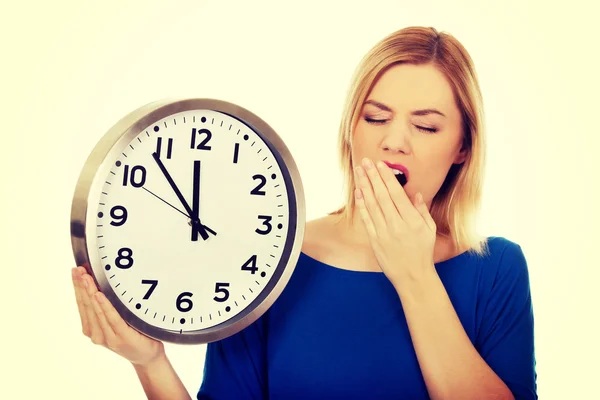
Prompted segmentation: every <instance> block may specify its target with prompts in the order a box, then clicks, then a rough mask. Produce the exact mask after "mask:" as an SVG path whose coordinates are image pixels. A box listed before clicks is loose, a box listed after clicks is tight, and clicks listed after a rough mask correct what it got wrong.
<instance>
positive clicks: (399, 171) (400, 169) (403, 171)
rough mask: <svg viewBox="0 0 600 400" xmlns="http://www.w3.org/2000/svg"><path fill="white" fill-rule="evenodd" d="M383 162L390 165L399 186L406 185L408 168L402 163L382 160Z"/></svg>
mask: <svg viewBox="0 0 600 400" xmlns="http://www.w3.org/2000/svg"><path fill="white" fill-rule="evenodd" d="M384 163H385V164H386V165H387V166H388V167H390V169H391V170H392V172H393V173H394V175H396V179H397V180H398V183H399V184H400V185H401V186H404V185H406V183H407V182H408V169H407V168H406V167H405V166H404V165H402V164H394V163H391V162H389V161H384Z"/></svg>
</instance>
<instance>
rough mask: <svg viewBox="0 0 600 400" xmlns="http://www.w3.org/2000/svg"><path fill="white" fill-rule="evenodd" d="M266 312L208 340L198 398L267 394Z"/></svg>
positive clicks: (215, 399) (252, 399) (212, 399)
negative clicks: (230, 332) (242, 326)
mask: <svg viewBox="0 0 600 400" xmlns="http://www.w3.org/2000/svg"><path fill="white" fill-rule="evenodd" d="M267 314H268V311H267V313H265V314H264V315H263V316H262V317H260V318H259V319H257V320H256V321H255V322H254V323H252V324H250V325H249V326H248V327H246V328H245V329H243V330H242V331H240V332H238V333H236V334H234V335H232V336H229V337H227V338H225V339H221V340H219V341H216V342H212V343H208V344H207V347H206V358H205V362H204V376H203V380H202V384H201V385H200V389H199V391H198V395H197V399H198V400H229V399H235V400H239V399H249V400H262V399H266V398H267V363H266V355H265V352H266V318H267Z"/></svg>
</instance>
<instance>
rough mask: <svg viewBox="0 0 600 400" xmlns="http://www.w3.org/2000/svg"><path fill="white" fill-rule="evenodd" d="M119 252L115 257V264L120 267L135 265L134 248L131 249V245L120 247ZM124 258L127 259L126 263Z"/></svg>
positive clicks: (127, 267)
mask: <svg viewBox="0 0 600 400" xmlns="http://www.w3.org/2000/svg"><path fill="white" fill-rule="evenodd" d="M125 253H127V254H125ZM117 254H118V257H117V258H115V264H116V266H117V267H118V268H121V269H129V268H131V267H133V250H131V249H130V248H129V247H122V248H120V249H119V251H118V252H117ZM123 260H125V261H126V263H124V262H123Z"/></svg>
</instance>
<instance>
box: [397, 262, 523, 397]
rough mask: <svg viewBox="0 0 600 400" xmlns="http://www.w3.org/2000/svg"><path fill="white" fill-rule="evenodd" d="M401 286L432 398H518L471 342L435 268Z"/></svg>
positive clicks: (403, 302) (403, 304)
mask: <svg viewBox="0 0 600 400" xmlns="http://www.w3.org/2000/svg"><path fill="white" fill-rule="evenodd" d="M428 270H429V269H428ZM396 290H397V292H398V295H399V297H400V300H401V302H402V307H403V309H404V313H405V315H406V320H407V324H408V328H409V331H410V335H411V338H412V342H413V346H414V348H415V352H416V355H417V359H418V361H419V366H420V368H421V372H422V374H423V378H424V380H425V384H426V385H427V390H428V392H429V395H430V396H431V398H432V399H434V400H435V399H444V400H447V399H461V400H468V399H478V400H482V399H507V400H508V399H514V397H513V395H512V394H511V392H510V390H509V389H508V387H507V386H506V385H505V384H504V382H502V380H501V379H500V378H499V377H498V375H496V373H494V371H493V370H492V369H491V368H490V367H489V366H488V365H487V363H486V362H485V360H484V359H483V358H482V357H481V356H480V355H479V353H478V352H477V350H476V349H475V347H474V346H473V344H472V343H471V341H470V339H469V337H468V336H467V334H466V332H465V330H464V328H463V326H462V324H461V322H460V320H459V318H458V316H457V314H456V311H455V310H454V307H453V305H452V303H451V301H450V298H449V297H448V294H447V292H446V289H445V288H444V285H443V283H442V281H441V280H440V278H439V276H438V274H437V272H436V271H435V269H432V270H431V273H429V274H427V275H426V276H424V277H422V278H419V279H412V280H411V279H405V280H404V282H403V283H402V284H401V285H398V286H397V287H396Z"/></svg>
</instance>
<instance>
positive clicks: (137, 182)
mask: <svg viewBox="0 0 600 400" xmlns="http://www.w3.org/2000/svg"><path fill="white" fill-rule="evenodd" d="M138 171H139V174H136V172H138ZM136 178H137V179H136ZM128 183H131V186H133V187H137V188H139V187H142V186H144V183H146V168H144V167H143V166H142V165H136V166H134V167H133V168H131V174H130V173H129V165H125V169H124V171H123V186H127V184H128Z"/></svg>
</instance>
